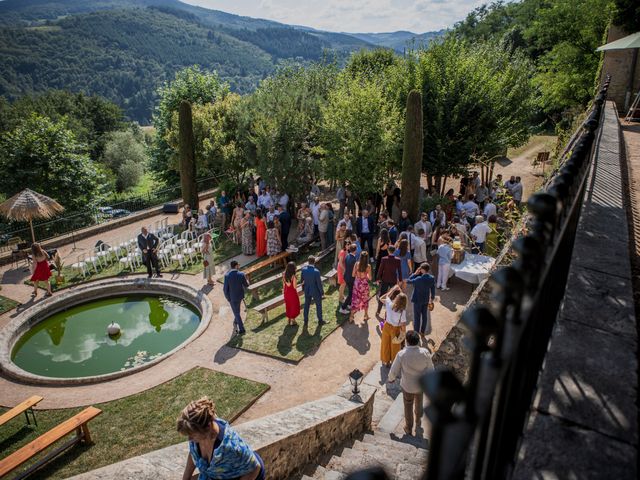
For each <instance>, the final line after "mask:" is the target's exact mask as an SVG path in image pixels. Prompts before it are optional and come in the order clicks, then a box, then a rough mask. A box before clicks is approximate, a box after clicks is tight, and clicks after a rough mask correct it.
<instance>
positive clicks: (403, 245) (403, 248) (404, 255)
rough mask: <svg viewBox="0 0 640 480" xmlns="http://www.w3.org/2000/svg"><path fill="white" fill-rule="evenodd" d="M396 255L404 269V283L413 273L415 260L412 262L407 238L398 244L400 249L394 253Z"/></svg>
mask: <svg viewBox="0 0 640 480" xmlns="http://www.w3.org/2000/svg"><path fill="white" fill-rule="evenodd" d="M394 255H395V256H396V257H398V258H399V259H400V266H401V267H402V279H401V280H402V282H403V283H404V282H405V280H406V279H407V278H409V276H410V275H411V273H412V272H413V260H411V252H410V251H409V240H407V239H406V238H403V239H401V240H400V241H399V242H398V248H397V249H396V251H395V252H394Z"/></svg>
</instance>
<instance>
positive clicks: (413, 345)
mask: <svg viewBox="0 0 640 480" xmlns="http://www.w3.org/2000/svg"><path fill="white" fill-rule="evenodd" d="M406 341H407V346H406V347H405V348H404V349H402V350H401V351H400V352H399V353H398V355H396V358H395V360H394V361H393V364H392V365H391V370H390V371H389V377H388V381H389V383H393V382H395V381H396V378H398V377H400V388H401V389H402V399H403V400H404V422H405V424H404V425H405V426H404V432H405V433H406V434H407V435H412V432H413V425H414V422H415V425H416V428H420V424H421V420H422V415H423V410H422V388H421V387H420V378H421V377H422V376H423V375H424V374H425V373H427V372H428V371H429V370H433V361H432V360H431V354H430V353H429V350H427V349H426V348H422V347H420V335H419V334H418V332H415V331H413V330H409V331H408V332H407V336H406Z"/></svg>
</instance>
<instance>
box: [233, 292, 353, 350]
mask: <svg viewBox="0 0 640 480" xmlns="http://www.w3.org/2000/svg"><path fill="white" fill-rule="evenodd" d="M325 288H326V287H325ZM325 291H326V290H325ZM300 303H301V304H303V305H302V307H303V308H304V297H301V298H300ZM338 307H339V305H338V290H337V289H336V288H333V287H331V288H330V289H329V291H328V292H327V295H326V298H325V299H324V300H323V302H322V316H323V320H324V321H325V322H327V323H326V324H325V325H322V327H318V322H317V319H316V308H315V304H314V305H312V306H311V309H310V310H309V325H308V328H305V327H304V326H303V314H302V311H301V312H300V316H299V317H298V318H297V322H298V326H297V327H290V326H287V317H286V316H285V307H284V305H282V306H281V307H278V308H276V309H274V310H271V311H270V312H269V319H268V320H267V321H266V322H264V323H262V315H261V314H260V313H258V312H256V311H255V310H249V311H248V313H247V318H246V320H245V328H246V330H247V333H246V334H245V335H242V336H235V337H233V338H232V339H231V340H230V341H229V343H228V345H229V346H230V347H235V348H241V349H243V350H248V351H250V352H255V353H261V354H263V355H269V356H271V357H275V358H279V359H283V360H290V361H292V362H299V361H300V360H302V359H303V358H304V356H305V355H307V354H308V353H310V352H312V351H314V350H315V349H317V348H318V346H319V345H320V344H321V343H322V341H323V340H324V339H325V338H326V337H327V336H328V335H329V334H331V333H332V332H333V331H334V330H335V329H336V328H338V327H339V326H340V325H341V324H342V323H343V322H345V321H347V320H348V319H349V315H348V314H347V315H343V314H341V313H339V312H338Z"/></svg>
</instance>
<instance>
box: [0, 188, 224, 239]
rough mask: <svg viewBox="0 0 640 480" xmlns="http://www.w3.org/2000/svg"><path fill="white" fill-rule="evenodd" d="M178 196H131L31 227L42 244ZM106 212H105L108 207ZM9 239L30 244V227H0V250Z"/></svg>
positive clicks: (176, 191)
mask: <svg viewBox="0 0 640 480" xmlns="http://www.w3.org/2000/svg"><path fill="white" fill-rule="evenodd" d="M224 177H226V175H217V176H213V177H206V178H201V179H199V180H197V181H196V183H197V185H198V191H199V192H204V191H207V190H211V189H213V188H215V187H216V186H217V185H218V184H219V182H220V180H221V179H222V178H224ZM180 196H181V190H180V185H176V186H174V187H169V188H164V189H161V190H150V191H149V192H147V193H146V194H143V195H137V196H132V197H129V198H127V199H124V200H120V201H118V202H117V203H104V207H103V206H101V205H91V206H88V207H87V209H86V210H84V211H81V212H74V213H70V214H67V215H63V216H60V217H57V218H54V219H52V220H46V221H40V222H34V223H33V230H34V233H35V237H36V239H37V240H38V241H44V240H48V239H51V238H53V237H57V236H60V235H66V234H70V233H73V232H75V231H76V230H80V229H82V228H86V227H91V226H94V225H100V224H102V223H105V222H108V221H110V220H113V219H114V218H120V217H125V216H128V215H131V214H133V213H137V212H140V211H142V210H146V209H148V208H151V207H154V206H158V205H162V204H163V203H168V202H172V201H176V200H177V199H179V198H180ZM107 206H108V208H109V210H105V209H104V208H105V207H107ZM12 237H20V238H21V239H22V240H23V241H30V240H31V232H30V230H29V224H27V223H23V222H12V223H8V224H2V223H0V246H2V245H4V244H6V243H7V241H8V240H9V239H10V238H12Z"/></svg>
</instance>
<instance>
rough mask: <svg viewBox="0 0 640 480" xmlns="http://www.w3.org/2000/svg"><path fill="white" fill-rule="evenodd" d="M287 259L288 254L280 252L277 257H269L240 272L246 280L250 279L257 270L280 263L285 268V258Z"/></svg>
mask: <svg viewBox="0 0 640 480" xmlns="http://www.w3.org/2000/svg"><path fill="white" fill-rule="evenodd" d="M288 257H289V252H281V253H279V254H277V255H274V256H273V257H269V258H266V259H264V260H262V261H260V262H258V263H254V264H253V265H250V266H249V267H247V268H246V269H244V270H242V271H243V273H244V274H245V275H246V276H247V280H250V279H251V274H252V273H255V272H257V271H258V270H261V269H263V268H265V267H268V266H270V265H274V264H276V263H278V262H282V266H283V267H286V266H287V258H288Z"/></svg>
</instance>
